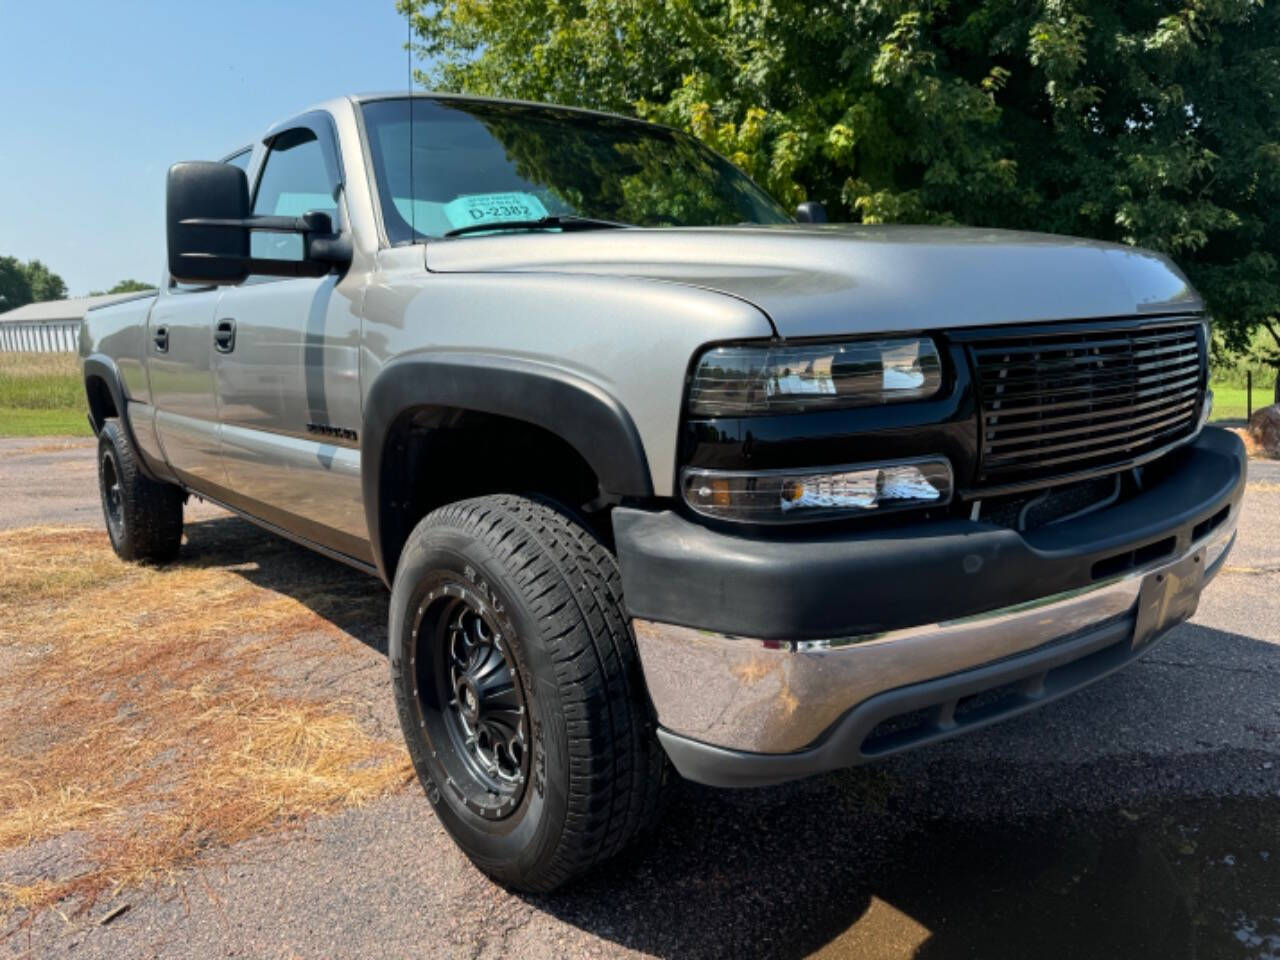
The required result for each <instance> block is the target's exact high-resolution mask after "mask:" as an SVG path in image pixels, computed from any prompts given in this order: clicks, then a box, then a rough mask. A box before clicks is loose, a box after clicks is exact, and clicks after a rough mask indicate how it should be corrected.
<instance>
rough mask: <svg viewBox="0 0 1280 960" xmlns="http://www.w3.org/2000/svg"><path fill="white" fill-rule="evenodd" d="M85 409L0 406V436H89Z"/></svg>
mask: <svg viewBox="0 0 1280 960" xmlns="http://www.w3.org/2000/svg"><path fill="white" fill-rule="evenodd" d="M86 414H87V411H85V410H79V409H77V410H70V409H62V410H30V409H27V408H25V407H0V437H89V436H92V435H93V433H92V431H90V429H89V421H88V420H86V419H85V417H86Z"/></svg>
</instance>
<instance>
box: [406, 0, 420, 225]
mask: <svg viewBox="0 0 1280 960" xmlns="http://www.w3.org/2000/svg"><path fill="white" fill-rule="evenodd" d="M404 25H405V45H404V55H405V61H406V67H407V73H408V80H409V229H410V230H411V231H412V233H413V240H414V242H416V241H417V239H418V202H417V199H416V197H415V195H414V194H415V189H414V186H415V185H414V179H413V5H412V4H410V3H406V4H405V7H404Z"/></svg>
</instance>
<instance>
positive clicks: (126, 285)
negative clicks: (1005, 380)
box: [89, 280, 156, 297]
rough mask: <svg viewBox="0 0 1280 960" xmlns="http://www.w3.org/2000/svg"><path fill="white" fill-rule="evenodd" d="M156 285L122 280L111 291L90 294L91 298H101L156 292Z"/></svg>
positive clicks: (94, 291)
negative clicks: (116, 294) (107, 295)
mask: <svg viewBox="0 0 1280 960" xmlns="http://www.w3.org/2000/svg"><path fill="white" fill-rule="evenodd" d="M155 288H156V285H155V284H154V283H143V282H142V281H141V280H121V281H120V282H119V283H117V284H116V285H115V286H114V287H112V288H111V289H110V290H93V291H91V292H90V293H89V296H91V297H101V296H103V295H104V294H108V293H141V292H142V291H143V290H154V289H155Z"/></svg>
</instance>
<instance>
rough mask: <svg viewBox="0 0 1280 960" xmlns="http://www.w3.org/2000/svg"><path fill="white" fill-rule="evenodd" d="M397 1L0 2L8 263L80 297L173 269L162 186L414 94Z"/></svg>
mask: <svg viewBox="0 0 1280 960" xmlns="http://www.w3.org/2000/svg"><path fill="white" fill-rule="evenodd" d="M404 41H405V24H404V20H403V19H402V18H401V17H399V16H398V15H397V14H396V12H395V3H394V0H368V2H352V0H345V2H344V0H307V2H305V3H302V2H288V3H283V2H274V0H259V2H257V3H253V2H248V0H212V2H200V3H194V2H191V0H167V2H158V0H156V2H137V0H124V2H99V0H72V2H71V3H52V2H47V0H45V2H41V0H0V255H9V256H15V257H18V258H19V259H21V260H30V259H32V258H36V259H40V260H43V261H44V262H45V263H46V264H48V266H49V267H50V269H52V270H53V271H54V272H55V273H59V274H61V275H62V277H63V279H64V280H66V282H67V287H68V289H69V291H70V293H71V295H72V296H77V295H81V294H85V293H88V292H89V291H90V290H96V289H106V288H107V287H110V286H111V285H112V284H114V283H115V282H116V281H117V280H122V279H124V278H126V277H134V278H136V279H139V280H146V281H151V282H154V281H155V280H156V279H157V278H158V277H159V274H160V270H161V268H162V266H163V263H164V222H163V217H164V177H165V171H166V170H167V169H168V167H169V165H170V164H171V163H174V162H176V161H179V160H205V159H209V160H216V159H219V158H220V157H222V156H224V155H225V154H227V153H229V152H231V150H233V149H234V148H236V147H239V146H242V145H243V144H246V143H248V142H249V141H250V140H252V139H253V138H254V137H255V136H257V135H258V134H259V133H260V132H261V131H263V130H264V129H266V127H268V126H269V125H270V124H272V123H274V122H275V121H277V120H283V119H286V118H287V117H289V116H291V115H293V114H295V113H298V112H299V111H301V110H302V109H304V108H305V107H307V106H309V105H310V104H312V103H314V102H316V101H318V100H323V99H325V98H327V97H331V96H335V95H338V94H344V93H353V92H358V91H365V90H392V89H400V88H402V87H404V86H405V85H406V83H407V75H406V63H405V52H404Z"/></svg>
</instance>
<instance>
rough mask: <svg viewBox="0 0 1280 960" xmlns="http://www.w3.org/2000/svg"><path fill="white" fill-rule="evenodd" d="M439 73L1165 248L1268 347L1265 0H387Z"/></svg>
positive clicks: (859, 215)
mask: <svg viewBox="0 0 1280 960" xmlns="http://www.w3.org/2000/svg"><path fill="white" fill-rule="evenodd" d="M398 6H399V8H400V9H401V11H403V12H406V13H409V14H410V15H411V16H412V17H413V24H414V29H415V32H416V35H417V38H418V42H417V44H416V45H415V46H416V50H417V52H418V53H419V54H421V55H423V56H424V57H426V58H427V62H428V63H429V64H430V68H429V69H428V70H427V71H425V72H423V73H420V74H419V79H420V80H421V81H422V82H423V83H425V84H427V85H428V86H432V87H435V88H438V89H448V90H465V91H468V92H472V93H480V94H492V95H500V96H512V97H522V98H527V99H533V100H544V101H553V102H557V103H564V104H571V105H578V106H589V107H597V108H601V109H606V110H613V111H618V112H623V113H633V114H636V115H639V116H642V117H645V118H648V119H653V120H657V121H660V122H664V123H668V124H671V125H673V126H678V127H682V128H685V129H688V130H691V131H692V132H693V133H694V134H696V135H697V136H698V137H700V138H702V139H703V140H704V141H706V142H707V143H708V144H710V145H711V146H712V147H714V148H715V149H717V150H718V151H720V152H721V153H723V154H725V155H726V156H728V157H729V158H730V159H732V160H733V161H734V162H735V163H737V164H738V165H739V166H741V167H742V168H743V169H745V170H746V171H747V172H748V173H750V174H751V175H752V176H753V177H754V178H755V179H756V180H757V181H758V182H760V183H761V184H762V185H763V186H765V187H766V188H767V189H768V190H769V191H770V192H772V193H773V195H774V196H775V197H777V198H778V199H779V200H780V201H782V202H783V203H785V204H788V205H790V204H794V203H796V202H798V201H800V200H803V199H817V200H822V201H824V202H825V203H826V204H827V206H828V208H829V210H830V211H831V213H832V214H833V219H847V220H862V221H864V222H886V221H911V222H923V223H968V224H974V225H985V226H1001V227H1014V228H1023V229H1034V230H1042V231H1049V232H1054V233H1064V234H1074V235H1082V236H1090V237H1098V238H1101V239H1105V240H1112V241H1116V242H1120V243H1127V244H1134V245H1139V246H1143V247H1149V248H1153V249H1156V250H1160V251H1163V252H1166V253H1169V254H1170V255H1172V256H1174V257H1175V258H1176V259H1177V261H1178V263H1179V264H1180V265H1181V266H1182V267H1183V269H1184V270H1186V272H1187V273H1188V275H1189V277H1190V279H1191V280H1192V282H1193V283H1195V284H1196V286H1197V287H1198V288H1199V289H1200V291H1201V292H1202V293H1203V294H1204V295H1205V296H1206V298H1207V299H1208V301H1209V304H1210V307H1211V309H1212V310H1213V312H1214V314H1215V317H1216V320H1217V323H1218V330H1219V333H1220V335H1221V337H1222V338H1223V340H1224V343H1225V344H1226V346H1228V347H1230V348H1231V349H1234V350H1245V349H1247V347H1248V346H1249V344H1250V337H1251V335H1252V332H1253V331H1254V330H1255V329H1258V328H1259V327H1260V326H1261V327H1263V328H1264V329H1266V328H1267V325H1268V324H1270V329H1271V331H1272V332H1273V333H1274V336H1273V335H1272V334H1271V333H1269V334H1268V338H1269V344H1270V345H1268V346H1267V347H1266V350H1267V351H1269V352H1268V356H1270V358H1271V360H1270V362H1280V323H1277V322H1276V318H1277V316H1280V275H1277V263H1280V4H1275V3H1272V4H1269V5H1264V4H1263V3H1262V2H1261V0H1144V2H1141V3H1135V2H1127V3H1120V4H1114V3H1104V2H1102V0H845V2H836V3H834V4H827V5H823V6H815V5H812V4H805V3H799V2H796V0H774V2H769V3H764V2H761V0H555V2H551V0H444V2H426V0H399V2H398Z"/></svg>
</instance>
